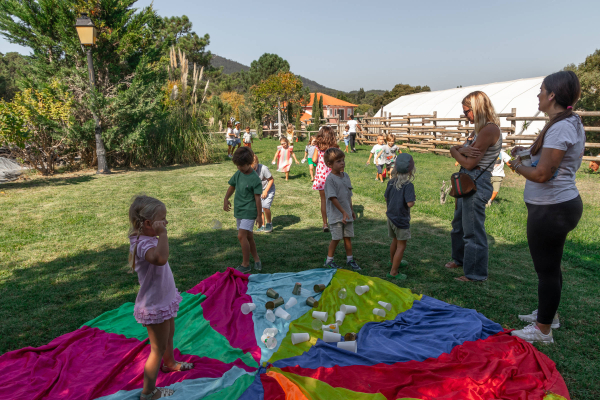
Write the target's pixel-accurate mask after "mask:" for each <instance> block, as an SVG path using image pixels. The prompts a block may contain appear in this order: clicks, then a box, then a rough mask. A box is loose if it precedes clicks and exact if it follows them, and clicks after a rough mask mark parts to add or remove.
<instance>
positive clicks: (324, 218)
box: [319, 190, 327, 228]
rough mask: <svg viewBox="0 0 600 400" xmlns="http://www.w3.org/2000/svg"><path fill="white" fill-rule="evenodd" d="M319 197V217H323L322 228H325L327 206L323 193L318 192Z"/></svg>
mask: <svg viewBox="0 0 600 400" xmlns="http://www.w3.org/2000/svg"><path fill="white" fill-rule="evenodd" d="M319 196H321V216H322V217H323V228H326V227H327V206H326V205H325V191H324V190H319Z"/></svg>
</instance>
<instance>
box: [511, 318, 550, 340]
mask: <svg viewBox="0 0 600 400" xmlns="http://www.w3.org/2000/svg"><path fill="white" fill-rule="evenodd" d="M510 334H511V335H512V336H516V337H519V338H521V339H523V340H525V341H526V342H529V343H533V342H538V343H545V344H550V343H554V339H553V338H552V329H550V333H549V334H547V335H544V334H543V333H542V331H540V328H538V327H537V325H536V323H535V322H532V323H531V325H527V326H526V327H525V328H523V329H520V330H517V331H512V332H511V333H510Z"/></svg>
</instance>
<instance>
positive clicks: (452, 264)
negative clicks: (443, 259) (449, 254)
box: [444, 261, 462, 269]
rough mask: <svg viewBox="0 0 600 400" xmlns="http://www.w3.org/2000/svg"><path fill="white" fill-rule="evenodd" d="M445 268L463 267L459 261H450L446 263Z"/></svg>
mask: <svg viewBox="0 0 600 400" xmlns="http://www.w3.org/2000/svg"><path fill="white" fill-rule="evenodd" d="M444 267H445V268H448V269H452V268H462V265H458V264H457V263H455V262H454V261H450V262H449V263H446V265H444Z"/></svg>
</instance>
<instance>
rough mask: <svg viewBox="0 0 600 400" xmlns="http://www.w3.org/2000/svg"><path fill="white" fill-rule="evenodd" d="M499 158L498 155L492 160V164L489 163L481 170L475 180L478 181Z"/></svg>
mask: <svg viewBox="0 0 600 400" xmlns="http://www.w3.org/2000/svg"><path fill="white" fill-rule="evenodd" d="M497 159H498V157H496V158H494V159H493V160H492V162H491V163H490V164H489V165H488V166H487V167H485V169H483V170H481V172H480V173H479V175H477V178H475V180H474V181H473V182H477V179H479V177H480V176H481V175H483V173H484V172H485V171H487V169H488V168H489V167H491V166H492V164H493V163H495V162H496V160H497Z"/></svg>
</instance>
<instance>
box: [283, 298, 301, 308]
mask: <svg viewBox="0 0 600 400" xmlns="http://www.w3.org/2000/svg"><path fill="white" fill-rule="evenodd" d="M296 304H298V300H296V298H295V297H290V299H289V300H288V301H287V303H285V309H286V310H287V309H288V308H291V307H294V306H295V305H296Z"/></svg>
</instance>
